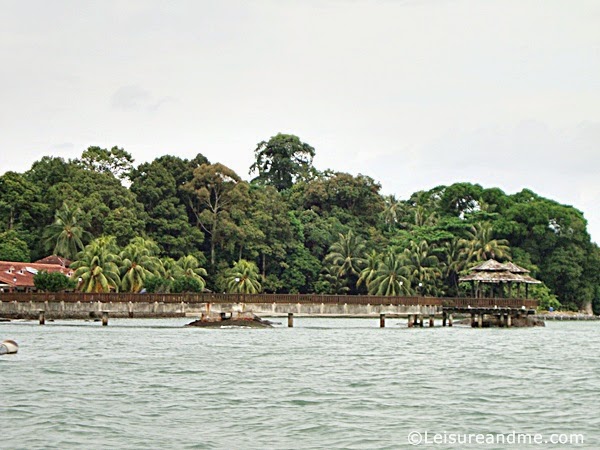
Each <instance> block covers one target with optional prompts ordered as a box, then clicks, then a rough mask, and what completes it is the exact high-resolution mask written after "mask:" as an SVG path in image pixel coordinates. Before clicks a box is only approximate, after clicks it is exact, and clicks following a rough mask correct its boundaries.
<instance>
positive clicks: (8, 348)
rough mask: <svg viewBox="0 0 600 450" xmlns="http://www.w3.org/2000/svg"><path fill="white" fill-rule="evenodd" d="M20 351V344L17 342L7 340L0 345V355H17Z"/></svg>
mask: <svg viewBox="0 0 600 450" xmlns="http://www.w3.org/2000/svg"><path fill="white" fill-rule="evenodd" d="M18 351H19V344H17V343H16V342H15V341H11V340H10V339H7V340H5V341H2V343H0V355H6V354H9V353H17V352H18Z"/></svg>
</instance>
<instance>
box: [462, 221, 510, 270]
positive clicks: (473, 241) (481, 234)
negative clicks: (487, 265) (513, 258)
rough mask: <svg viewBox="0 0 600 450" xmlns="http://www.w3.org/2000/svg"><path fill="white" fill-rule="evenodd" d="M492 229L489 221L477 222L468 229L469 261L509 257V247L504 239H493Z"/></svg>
mask: <svg viewBox="0 0 600 450" xmlns="http://www.w3.org/2000/svg"><path fill="white" fill-rule="evenodd" d="M493 236H494V230H493V228H492V224H491V223H490V222H478V223H476V224H475V225H473V226H472V227H471V229H470V230H469V236H468V238H467V241H468V242H469V249H468V255H469V261H486V260H488V259H490V258H491V259H496V258H499V259H504V258H507V259H510V247H509V244H508V241H507V240H506V239H494V238H493Z"/></svg>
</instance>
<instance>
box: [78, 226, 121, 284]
mask: <svg viewBox="0 0 600 450" xmlns="http://www.w3.org/2000/svg"><path fill="white" fill-rule="evenodd" d="M118 263H119V256H118V247H117V245H116V239H115V237H114V236H104V237H101V238H97V239H95V240H93V241H92V242H91V243H90V244H88V245H87V246H86V247H85V248H84V249H83V251H82V252H80V253H79V254H78V255H77V260H76V261H75V262H73V263H72V264H71V269H74V270H75V272H74V273H73V276H72V278H73V279H74V280H76V281H77V290H78V291H81V292H88V293H91V292H110V291H117V292H118V291H119V285H120V284H121V279H120V276H119V264H118ZM80 279H81V280H80Z"/></svg>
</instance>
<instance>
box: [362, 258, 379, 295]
mask: <svg viewBox="0 0 600 450" xmlns="http://www.w3.org/2000/svg"><path fill="white" fill-rule="evenodd" d="M380 262H381V256H380V255H379V254H378V253H377V252H376V251H375V250H372V251H371V253H369V254H367V257H366V258H365V267H364V269H363V270H361V272H360V276H359V277H358V281H357V282H356V287H360V286H361V285H362V284H363V283H364V284H365V286H366V287H367V290H368V289H369V285H370V284H371V281H373V280H374V279H375V277H376V274H377V268H378V267H379V263H380Z"/></svg>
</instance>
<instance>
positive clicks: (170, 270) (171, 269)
mask: <svg viewBox="0 0 600 450" xmlns="http://www.w3.org/2000/svg"><path fill="white" fill-rule="evenodd" d="M160 262H161V265H162V269H161V274H162V276H163V278H165V279H166V280H174V279H175V277H178V276H181V275H182V269H181V267H180V266H179V265H178V264H177V261H175V260H174V259H173V258H170V257H168V256H167V257H166V258H163V259H162V260H161V261H160Z"/></svg>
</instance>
